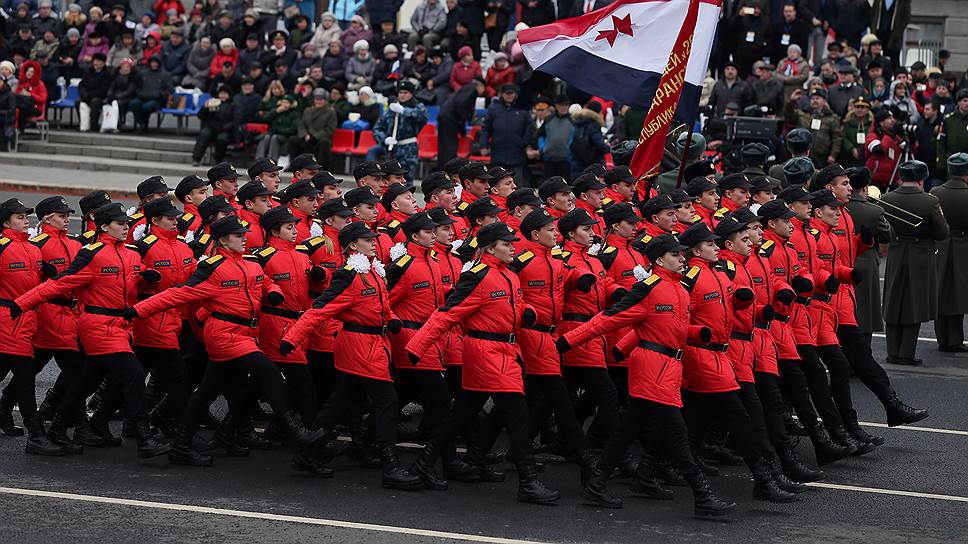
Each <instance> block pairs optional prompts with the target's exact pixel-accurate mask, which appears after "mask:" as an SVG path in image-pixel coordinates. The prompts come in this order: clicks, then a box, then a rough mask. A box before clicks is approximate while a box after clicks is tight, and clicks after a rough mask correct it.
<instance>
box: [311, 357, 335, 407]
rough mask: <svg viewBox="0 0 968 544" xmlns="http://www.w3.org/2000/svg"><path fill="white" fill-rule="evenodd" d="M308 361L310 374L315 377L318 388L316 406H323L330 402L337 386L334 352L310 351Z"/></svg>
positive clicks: (314, 382)
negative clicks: (330, 397) (334, 387)
mask: <svg viewBox="0 0 968 544" xmlns="http://www.w3.org/2000/svg"><path fill="white" fill-rule="evenodd" d="M306 359H307V360H308V361H309V373H310V374H312V376H313V384H314V385H315V386H316V404H317V405H318V406H322V405H324V404H326V401H328V400H329V396H330V394H331V393H332V392H333V386H334V385H335V384H336V364H335V362H334V361H333V352H332V351H315V350H309V351H308V352H307V356H306Z"/></svg>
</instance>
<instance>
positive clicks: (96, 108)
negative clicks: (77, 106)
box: [85, 97, 107, 130]
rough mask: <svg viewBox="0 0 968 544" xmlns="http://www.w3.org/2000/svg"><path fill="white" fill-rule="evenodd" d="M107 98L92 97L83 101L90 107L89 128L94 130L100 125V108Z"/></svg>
mask: <svg viewBox="0 0 968 544" xmlns="http://www.w3.org/2000/svg"><path fill="white" fill-rule="evenodd" d="M106 101H107V98H100V97H92V98H89V99H87V100H86V101H85V103H86V104H87V105H88V107H90V108H91V117H90V119H91V130H95V129H97V128H99V127H100V126H101V108H102V107H103V106H104V103H105V102H106Z"/></svg>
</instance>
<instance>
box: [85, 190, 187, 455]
mask: <svg viewBox="0 0 968 544" xmlns="http://www.w3.org/2000/svg"><path fill="white" fill-rule="evenodd" d="M143 211H144V214H145V220H146V221H147V225H148V231H147V234H146V235H145V237H144V238H142V239H141V240H138V242H137V243H135V247H136V248H137V249H136V251H137V252H138V253H139V254H140V255H141V264H142V266H144V268H145V269H149V268H150V269H152V270H155V271H157V272H158V274H160V279H159V281H157V282H156V283H153V284H151V285H148V286H146V287H147V288H146V289H144V290H142V291H141V292H140V293H138V299H139V300H144V299H146V298H148V297H150V296H151V295H153V294H155V293H160V292H161V291H164V290H165V289H168V288H169V287H172V286H174V285H179V284H181V283H185V281H186V280H188V278H189V276H191V274H192V272H193V271H194V270H195V259H194V258H193V255H192V250H191V248H189V247H188V245H187V244H186V243H185V242H183V241H182V240H180V239H179V238H180V237H179V236H178V216H179V215H181V213H180V212H179V211H178V209H177V208H175V206H174V205H173V204H172V203H171V200H170V199H167V198H166V199H159V200H154V201H151V202H149V203H147V204H145V207H144V209H143ZM182 315H183V312H182V310H181V309H179V308H176V309H172V310H168V311H165V312H161V313H159V314H155V315H152V316H149V317H146V318H144V319H136V320H135V321H134V322H133V324H132V329H133V332H134V352H135V355H137V357H138V361H140V362H141V366H142V367H143V368H144V370H145V373H149V372H150V373H151V374H152V376H153V377H155V378H156V379H157V380H158V382H159V385H160V386H161V390H162V391H164V392H166V393H168V396H167V398H166V400H165V401H164V402H163V403H162V404H161V405H159V406H158V407H157V408H155V410H154V411H153V412H151V414H149V416H150V419H151V420H152V421H153V422H154V423H155V425H156V426H158V427H159V428H161V429H163V430H165V431H166V434H168V435H171V436H174V431H175V429H176V427H177V422H178V421H179V420H180V419H181V416H182V413H183V412H184V411H185V404H186V403H187V402H188V393H189V385H188V370H187V368H186V367H185V361H184V360H183V359H182V356H181V353H180V351H179V343H178V336H179V334H181V331H182ZM101 412H102V411H100V410H98V411H96V412H95V413H96V414H100V413H101ZM92 423H93V422H92ZM98 423H101V422H98ZM106 425H107V422H106V421H104V422H103V424H102V425H100V427H101V428H104V427H105V426H106ZM96 428H97V427H96Z"/></svg>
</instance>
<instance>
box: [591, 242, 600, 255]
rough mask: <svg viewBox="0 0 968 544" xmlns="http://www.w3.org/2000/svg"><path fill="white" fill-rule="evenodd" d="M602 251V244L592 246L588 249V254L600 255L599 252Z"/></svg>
mask: <svg viewBox="0 0 968 544" xmlns="http://www.w3.org/2000/svg"><path fill="white" fill-rule="evenodd" d="M601 250H602V244H592V246H591V247H590V248H588V254H589V255H598V252H599V251H601Z"/></svg>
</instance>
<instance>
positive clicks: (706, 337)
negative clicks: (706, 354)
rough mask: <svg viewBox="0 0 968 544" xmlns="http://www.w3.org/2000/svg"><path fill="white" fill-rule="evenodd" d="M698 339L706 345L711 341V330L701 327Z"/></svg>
mask: <svg viewBox="0 0 968 544" xmlns="http://www.w3.org/2000/svg"><path fill="white" fill-rule="evenodd" d="M699 339H700V340H702V341H703V342H707V343H708V342H709V341H710V340H712V339H713V330H712V329H710V328H709V327H702V328H701V329H699Z"/></svg>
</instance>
